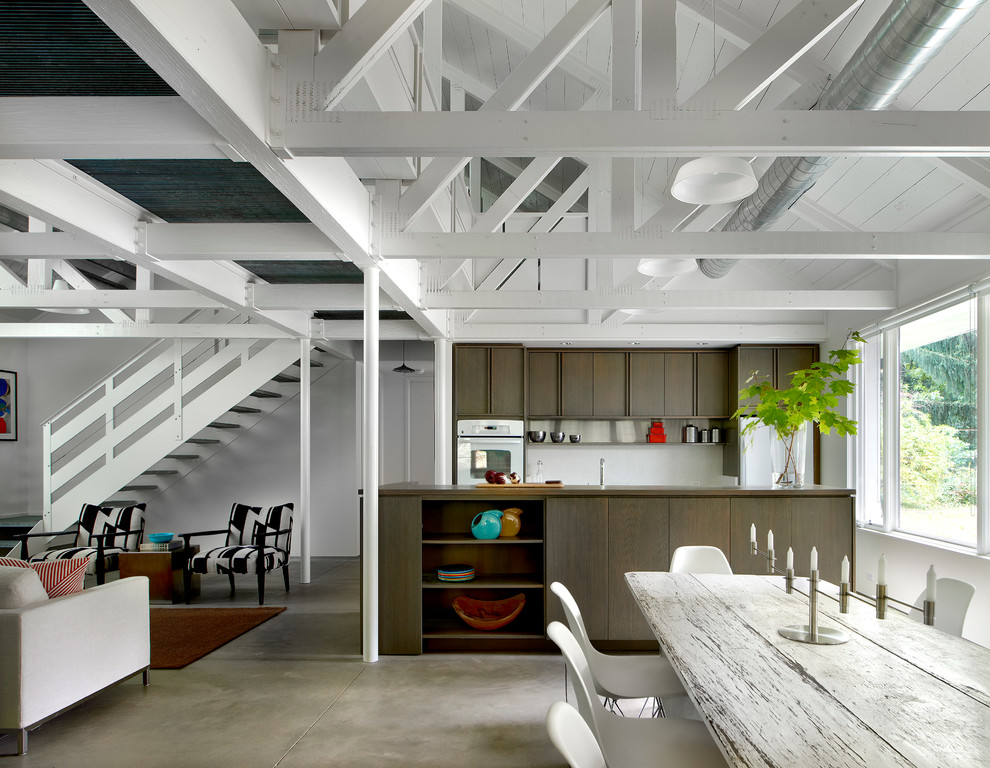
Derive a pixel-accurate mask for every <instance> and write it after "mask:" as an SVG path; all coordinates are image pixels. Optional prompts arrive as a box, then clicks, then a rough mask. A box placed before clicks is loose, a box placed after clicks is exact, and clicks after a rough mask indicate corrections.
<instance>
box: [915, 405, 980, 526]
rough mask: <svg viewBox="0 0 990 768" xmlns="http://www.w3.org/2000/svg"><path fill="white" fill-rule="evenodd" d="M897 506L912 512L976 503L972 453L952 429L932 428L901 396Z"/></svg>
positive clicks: (919, 411) (943, 427) (929, 421)
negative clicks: (910, 508) (942, 506)
mask: <svg viewBox="0 0 990 768" xmlns="http://www.w3.org/2000/svg"><path fill="white" fill-rule="evenodd" d="M900 443H901V504H902V505H903V506H905V507H912V508H915V509H928V508H930V507H932V506H937V505H950V506H957V505H969V504H975V503H976V493H975V490H976V483H975V468H974V467H973V451H972V450H971V449H970V448H969V446H968V445H967V444H966V443H965V442H964V441H963V440H960V439H959V437H958V436H957V434H956V430H955V428H953V427H951V426H949V425H948V424H935V423H933V422H932V418H931V416H930V415H929V414H927V413H925V412H924V411H922V410H920V409H919V408H918V407H917V403H916V402H915V398H914V396H913V395H912V394H911V393H909V392H904V391H902V392H901V430H900Z"/></svg>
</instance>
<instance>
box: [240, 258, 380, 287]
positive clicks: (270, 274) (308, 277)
mask: <svg viewBox="0 0 990 768" xmlns="http://www.w3.org/2000/svg"><path fill="white" fill-rule="evenodd" d="M237 263H238V264H239V265H240V266H242V267H244V269H246V270H248V271H249V272H253V273H254V274H256V275H257V276H258V277H260V278H261V279H262V280H267V281H268V282H269V283H282V284H288V283H353V284H356V285H360V284H361V283H363V282H364V274H363V273H362V272H361V270H360V269H359V268H358V267H356V266H354V264H352V263H351V262H349V261H238V262H237Z"/></svg>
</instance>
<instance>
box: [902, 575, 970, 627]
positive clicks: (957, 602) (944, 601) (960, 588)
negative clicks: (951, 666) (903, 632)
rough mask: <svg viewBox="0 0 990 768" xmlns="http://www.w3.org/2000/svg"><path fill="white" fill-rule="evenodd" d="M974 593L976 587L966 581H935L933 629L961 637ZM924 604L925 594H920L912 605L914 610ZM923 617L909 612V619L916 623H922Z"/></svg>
mask: <svg viewBox="0 0 990 768" xmlns="http://www.w3.org/2000/svg"><path fill="white" fill-rule="evenodd" d="M975 593H976V587H974V586H973V585H972V584H970V583H969V582H968V581H960V580H959V579H948V578H945V579H935V629H941V630H942V631H943V632H948V633H949V634H951V635H956V637H962V630H963V624H965V623H966V613H967V612H968V611H969V603H970V601H971V600H972V599H973V595H974V594H975ZM924 602H925V593H924V592H922V593H921V594H920V595H918V599H917V600H915V601H914V605H915V607H916V608H922V607H923V606H924ZM923 616H924V614H922V613H921V612H920V611H911V618H912V619H915V620H916V621H922V620H923Z"/></svg>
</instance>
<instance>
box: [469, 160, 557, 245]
mask: <svg viewBox="0 0 990 768" xmlns="http://www.w3.org/2000/svg"><path fill="white" fill-rule="evenodd" d="M558 162H560V158H559V157H535V158H533V160H532V161H531V162H530V164H529V165H527V166H526V167H525V168H524V169H523V170H522V171H521V172H520V173H519V175H518V176H516V178H515V179H513V180H512V183H511V184H510V185H509V186H508V188H507V189H506V190H505V192H503V193H502V194H501V195H500V196H499V198H498V200H496V201H495V202H494V203H492V205H491V206H489V208H488V210H487V211H485V212H484V213H482V214H481V215H480V216H478V218H477V219H475V222H474V226H472V227H471V231H472V232H495V231H496V230H497V229H498V228H499V227H501V226H502V224H503V223H505V220H506V219H507V218H509V216H511V215H512V212H513V211H515V210H516V208H518V207H519V204H520V203H522V202H523V201H524V200H525V199H526V198H527V197H528V196H529V194H530V193H531V192H532V191H533V190H534V189H536V188H537V187H538V186H539V185H540V183H541V182H542V181H543V180H544V179H545V178H546V177H547V174H549V173H550V171H552V170H553V169H554V168H555V167H556V165H557V163H558Z"/></svg>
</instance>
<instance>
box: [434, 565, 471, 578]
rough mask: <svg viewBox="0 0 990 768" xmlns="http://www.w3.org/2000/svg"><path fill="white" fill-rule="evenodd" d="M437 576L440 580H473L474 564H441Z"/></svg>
mask: <svg viewBox="0 0 990 768" xmlns="http://www.w3.org/2000/svg"><path fill="white" fill-rule="evenodd" d="M437 578H438V579H440V581H471V580H472V579H474V566H473V565H465V564H463V563H457V564H456V565H441V566H440V567H439V568H437Z"/></svg>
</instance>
